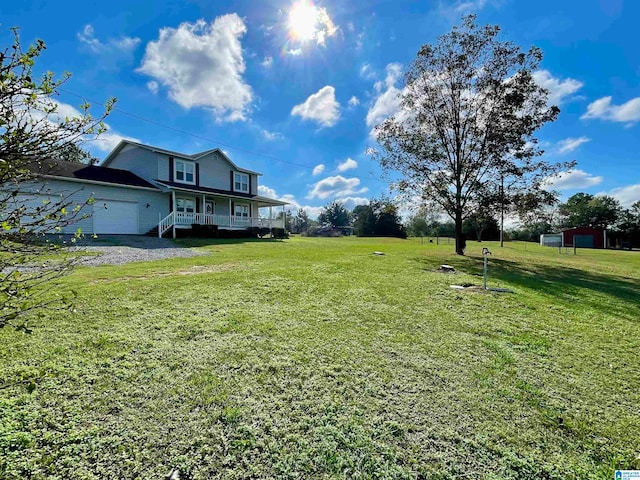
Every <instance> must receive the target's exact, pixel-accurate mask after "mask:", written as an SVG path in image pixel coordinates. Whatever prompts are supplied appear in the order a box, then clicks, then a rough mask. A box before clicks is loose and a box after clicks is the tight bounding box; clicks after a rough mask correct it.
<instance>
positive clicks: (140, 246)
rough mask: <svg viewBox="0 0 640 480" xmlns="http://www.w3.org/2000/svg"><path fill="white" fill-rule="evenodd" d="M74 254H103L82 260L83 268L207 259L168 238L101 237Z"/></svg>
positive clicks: (86, 241) (136, 236)
mask: <svg viewBox="0 0 640 480" xmlns="http://www.w3.org/2000/svg"><path fill="white" fill-rule="evenodd" d="M71 250H72V251H88V252H100V253H101V255H96V256H88V257H87V258H86V259H83V260H82V262H81V263H82V265H122V264H124V263H129V262H147V261H151V260H164V259H165V258H177V257H195V256H199V255H205V253H204V252H199V251H197V250H195V249H193V248H188V247H181V246H180V245H177V244H175V243H174V242H173V241H171V240H169V239H168V238H157V237H146V236H138V235H100V237H99V238H97V239H92V238H87V239H85V240H83V241H82V243H81V244H80V245H79V246H76V247H72V248H71Z"/></svg>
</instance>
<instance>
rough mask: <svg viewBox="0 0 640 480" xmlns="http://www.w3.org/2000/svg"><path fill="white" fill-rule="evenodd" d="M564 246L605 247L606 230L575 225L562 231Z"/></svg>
mask: <svg viewBox="0 0 640 480" xmlns="http://www.w3.org/2000/svg"><path fill="white" fill-rule="evenodd" d="M562 244H563V245H564V246H565V247H572V246H573V245H574V244H575V246H576V247H578V248H607V231H606V230H604V229H602V228H592V227H576V228H569V229H567V230H563V231H562Z"/></svg>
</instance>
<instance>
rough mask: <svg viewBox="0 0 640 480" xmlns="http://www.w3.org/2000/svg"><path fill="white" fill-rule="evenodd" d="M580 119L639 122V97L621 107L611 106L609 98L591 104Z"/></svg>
mask: <svg viewBox="0 0 640 480" xmlns="http://www.w3.org/2000/svg"><path fill="white" fill-rule="evenodd" d="M580 118H582V119H587V118H599V119H601V120H609V121H611V122H623V123H634V122H637V121H640V97H636V98H632V99H631V100H629V101H628V102H626V103H623V104H622V105H611V97H603V98H600V99H598V100H596V101H595V102H592V103H590V104H589V106H588V107H587V112H586V113H585V114H584V115H582V116H581V117H580Z"/></svg>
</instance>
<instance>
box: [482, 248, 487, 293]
mask: <svg viewBox="0 0 640 480" xmlns="http://www.w3.org/2000/svg"><path fill="white" fill-rule="evenodd" d="M483 277H484V278H483V282H482V286H483V287H484V289H485V290H486V289H487V256H486V255H485V256H484V275H483Z"/></svg>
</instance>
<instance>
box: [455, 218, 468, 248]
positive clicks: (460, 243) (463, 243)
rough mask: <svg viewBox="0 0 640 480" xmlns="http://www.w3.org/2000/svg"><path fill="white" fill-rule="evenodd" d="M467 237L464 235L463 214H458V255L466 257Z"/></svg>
mask: <svg viewBox="0 0 640 480" xmlns="http://www.w3.org/2000/svg"><path fill="white" fill-rule="evenodd" d="M466 243H467V242H466V239H465V235H464V234H463V233H462V212H461V211H457V212H456V253H457V254H458V255H464V249H465V248H466V246H467V245H466Z"/></svg>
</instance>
